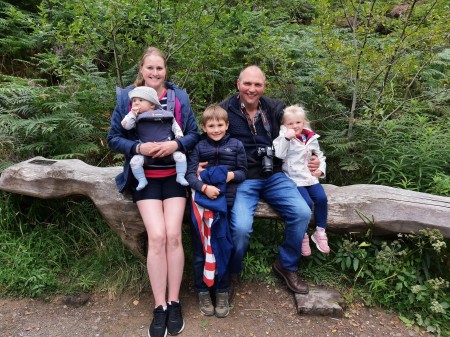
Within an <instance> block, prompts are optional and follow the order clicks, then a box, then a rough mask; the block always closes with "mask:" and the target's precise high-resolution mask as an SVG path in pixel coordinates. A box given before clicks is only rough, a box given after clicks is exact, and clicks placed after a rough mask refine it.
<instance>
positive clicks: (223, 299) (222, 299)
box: [216, 295, 228, 307]
mask: <svg viewBox="0 0 450 337" xmlns="http://www.w3.org/2000/svg"><path fill="white" fill-rule="evenodd" d="M227 298H228V295H217V303H216V304H217V305H216V306H217V307H225V306H226V305H227Z"/></svg>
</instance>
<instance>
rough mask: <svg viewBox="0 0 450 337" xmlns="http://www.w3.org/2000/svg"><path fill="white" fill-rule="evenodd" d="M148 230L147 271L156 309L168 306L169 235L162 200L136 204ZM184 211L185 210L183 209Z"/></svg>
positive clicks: (143, 201)
mask: <svg viewBox="0 0 450 337" xmlns="http://www.w3.org/2000/svg"><path fill="white" fill-rule="evenodd" d="M136 204H137V206H138V209H139V212H140V214H141V216H142V220H143V222H144V225H145V229H146V230H147V236H148V251H147V271H148V276H149V278H150V285H151V287H152V292H153V297H154V299H155V307H158V306H160V305H162V306H163V307H165V306H167V302H166V289H167V255H166V245H167V234H166V224H165V219H164V212H163V202H162V201H161V200H156V199H151V200H140V201H137V202H136ZM183 210H184V208H183Z"/></svg>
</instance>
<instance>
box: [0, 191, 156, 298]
mask: <svg viewBox="0 0 450 337" xmlns="http://www.w3.org/2000/svg"><path fill="white" fill-rule="evenodd" d="M0 214H1V215H0V242H1V244H0V264H1V266H2V268H1V270H0V295H6V294H7V295H16V296H17V295H20V296H31V297H36V296H45V295H47V294H50V293H65V294H67V293H74V292H80V291H93V290H97V291H108V292H112V293H116V292H122V291H124V290H125V289H127V290H130V289H136V290H139V289H141V288H142V287H144V286H145V285H147V286H148V282H147V281H146V280H147V279H148V278H147V272H146V268H145V265H144V264H143V263H142V262H141V261H139V260H137V258H135V257H134V256H133V255H132V254H131V253H130V252H129V250H128V249H127V248H126V247H125V246H124V245H123V244H122V242H121V241H120V239H119V237H118V236H117V235H116V234H115V233H113V232H112V231H111V230H110V228H109V227H108V226H107V225H106V224H105V223H104V221H103V219H102V217H101V216H100V215H99V214H98V211H97V210H96V208H95V206H94V205H93V204H92V203H91V202H90V201H87V200H66V201H45V202H44V201H36V200H35V199H33V198H28V197H23V196H16V195H8V194H5V193H0Z"/></svg>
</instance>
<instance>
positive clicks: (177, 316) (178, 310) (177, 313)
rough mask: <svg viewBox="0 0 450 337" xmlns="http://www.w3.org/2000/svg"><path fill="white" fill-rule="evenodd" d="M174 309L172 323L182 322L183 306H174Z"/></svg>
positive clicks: (176, 304)
mask: <svg viewBox="0 0 450 337" xmlns="http://www.w3.org/2000/svg"><path fill="white" fill-rule="evenodd" d="M170 307H171V308H172V310H171V311H170V312H171V315H170V320H171V321H178V320H181V306H180V305H179V304H178V303H175V304H172V305H171V306H170Z"/></svg>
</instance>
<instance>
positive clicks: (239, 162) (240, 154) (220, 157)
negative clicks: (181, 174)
mask: <svg viewBox="0 0 450 337" xmlns="http://www.w3.org/2000/svg"><path fill="white" fill-rule="evenodd" d="M201 162H208V164H207V165H206V167H205V168H209V167H212V166H217V165H223V166H225V167H226V168H227V169H228V171H233V172H234V179H233V180H232V181H230V182H228V183H227V188H226V198H227V205H228V207H231V206H232V205H233V203H234V198H235V195H236V185H237V184H239V183H241V182H242V181H244V180H245V177H246V175H247V155H246V154H245V150H244V146H243V145H242V143H241V142H240V141H239V140H237V139H235V138H231V137H230V135H229V134H226V135H225V136H224V137H223V138H222V139H221V140H219V141H218V142H216V141H214V140H212V139H211V138H209V137H208V136H207V135H206V134H202V136H201V140H200V141H199V142H198V143H197V145H196V146H195V148H194V150H192V152H191V153H190V154H189V157H188V168H187V172H186V180H187V181H188V182H189V186H190V187H191V188H193V189H194V190H196V191H199V192H201V190H202V187H203V185H204V183H203V182H202V181H200V180H199V179H198V177H197V168H198V164H199V163H201Z"/></svg>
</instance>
